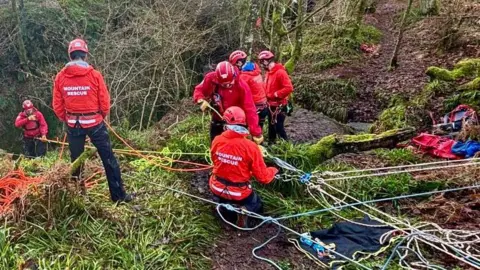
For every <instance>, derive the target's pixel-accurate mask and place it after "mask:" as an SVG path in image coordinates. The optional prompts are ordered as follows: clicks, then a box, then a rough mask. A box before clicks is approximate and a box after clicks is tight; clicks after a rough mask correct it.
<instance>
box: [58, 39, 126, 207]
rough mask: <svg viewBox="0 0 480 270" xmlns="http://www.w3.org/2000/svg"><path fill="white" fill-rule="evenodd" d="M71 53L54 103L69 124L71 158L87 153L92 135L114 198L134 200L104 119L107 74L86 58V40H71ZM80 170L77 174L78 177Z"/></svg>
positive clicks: (106, 97) (107, 99)
mask: <svg viewBox="0 0 480 270" xmlns="http://www.w3.org/2000/svg"><path fill="white" fill-rule="evenodd" d="M68 54H69V56H70V59H71V61H70V62H69V63H67V64H66V66H65V67H64V68H63V69H62V70H61V71H60V72H59V73H58V74H57V76H56V78H55V82H54V88H53V102H52V103H53V109H54V111H55V114H56V115H57V117H58V118H59V119H60V121H62V122H65V123H66V124H67V127H68V142H69V148H70V158H71V161H72V162H73V161H74V160H76V159H77V158H78V157H79V156H80V155H81V154H82V153H83V151H84V149H85V139H86V136H88V137H89V138H90V140H91V142H92V143H93V145H95V147H96V148H97V150H98V154H99V155H100V158H101V159H102V163H103V167H104V168H105V174H106V176H107V181H108V187H109V189H110V197H111V199H112V201H114V202H122V201H124V202H128V201H131V200H132V195H131V194H127V193H126V192H125V189H124V186H123V182H122V178H121V174H120V167H119V164H118V162H117V159H116V158H115V156H114V154H113V151H112V146H111V143H110V138H109V135H108V130H107V128H106V126H105V124H104V122H103V119H104V118H105V117H106V116H107V115H108V113H109V112H110V94H109V93H108V90H107V86H106V85H105V81H104V79H103V76H102V74H101V73H100V72H98V71H97V70H95V69H94V68H93V67H92V66H90V65H89V64H88V63H87V62H86V59H87V54H88V47H87V44H86V43H85V41H84V40H82V39H75V40H73V41H72V42H70V45H69V47H68ZM80 171H81V170H78V171H77V172H75V173H74V174H73V176H74V177H76V178H77V179H78V178H79V176H80Z"/></svg>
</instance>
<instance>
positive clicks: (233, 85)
mask: <svg viewBox="0 0 480 270" xmlns="http://www.w3.org/2000/svg"><path fill="white" fill-rule="evenodd" d="M193 100H194V102H195V103H197V104H200V109H201V110H202V111H205V110H206V109H207V108H208V107H209V106H210V103H211V104H212V105H211V106H212V107H213V108H215V110H217V111H218V112H219V113H220V114H223V112H224V111H225V109H226V108H229V107H231V106H238V107H240V108H242V109H243V110H244V111H245V113H246V117H247V124H248V128H249V130H250V134H251V135H252V136H253V140H254V141H255V142H256V143H257V144H261V143H262V142H263V135H262V129H261V128H260V127H259V126H258V116H257V111H256V108H255V104H254V103H253V98H252V93H251V92H250V88H249V87H248V85H247V84H246V83H245V82H243V81H242V80H240V79H238V77H237V72H235V68H234V67H233V66H232V65H231V64H230V63H229V62H227V61H224V62H220V63H219V64H218V65H217V67H216V69H215V71H214V72H209V73H207V74H206V75H205V77H204V78H203V81H202V82H201V83H200V84H199V85H197V86H196V87H195V90H194V93H193ZM224 125H225V121H223V119H222V116H221V115H218V114H217V113H216V112H212V122H211V125H210V141H213V139H214V138H215V137H216V136H218V135H220V134H222V132H223V130H224V129H223V127H224Z"/></svg>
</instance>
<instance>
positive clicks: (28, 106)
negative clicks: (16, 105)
mask: <svg viewBox="0 0 480 270" xmlns="http://www.w3.org/2000/svg"><path fill="white" fill-rule="evenodd" d="M22 107H23V109H24V110H29V109H32V108H33V103H32V102H31V101H30V100H28V99H27V100H25V101H24V102H23V104H22Z"/></svg>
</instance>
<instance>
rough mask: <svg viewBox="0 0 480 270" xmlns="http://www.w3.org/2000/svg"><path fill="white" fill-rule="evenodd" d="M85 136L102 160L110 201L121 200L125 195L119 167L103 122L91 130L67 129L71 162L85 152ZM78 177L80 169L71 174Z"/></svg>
mask: <svg viewBox="0 0 480 270" xmlns="http://www.w3.org/2000/svg"><path fill="white" fill-rule="evenodd" d="M87 135H88V137H89V138H90V140H91V142H92V143H93V145H95V147H96V148H97V150H98V154H99V155H100V158H101V159H102V163H103V167H104V168H105V174H106V176H107V181H108V188H109V190H110V197H111V199H112V201H120V200H123V199H124V198H125V196H126V193H125V188H124V186H123V181H122V177H121V173H120V166H119V165H118V161H117V159H116V158H115V155H114V154H113V150H112V145H111V143H110V137H109V136H108V130H107V128H106V127H105V124H104V123H103V122H102V123H101V124H99V125H97V126H94V127H91V128H71V127H68V143H69V148H70V158H71V161H72V162H73V161H75V160H76V159H77V158H78V157H79V156H80V155H81V154H82V153H83V151H84V150H85V138H86V136H87ZM79 175H80V169H79V170H78V171H77V172H75V173H74V174H73V176H79Z"/></svg>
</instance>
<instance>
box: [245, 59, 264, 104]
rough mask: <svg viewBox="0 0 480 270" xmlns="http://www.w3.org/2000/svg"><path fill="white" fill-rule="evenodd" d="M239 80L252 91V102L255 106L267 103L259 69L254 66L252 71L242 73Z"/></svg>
mask: <svg viewBox="0 0 480 270" xmlns="http://www.w3.org/2000/svg"><path fill="white" fill-rule="evenodd" d="M240 79H242V80H243V81H244V82H246V83H247V84H248V86H249V87H250V90H251V91H252V96H253V102H254V103H255V104H257V105H261V104H265V103H267V95H266V94H265V83H264V82H263V78H262V72H261V71H260V68H259V67H258V66H257V65H255V69H254V70H253V71H242V72H241V73H240Z"/></svg>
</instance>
